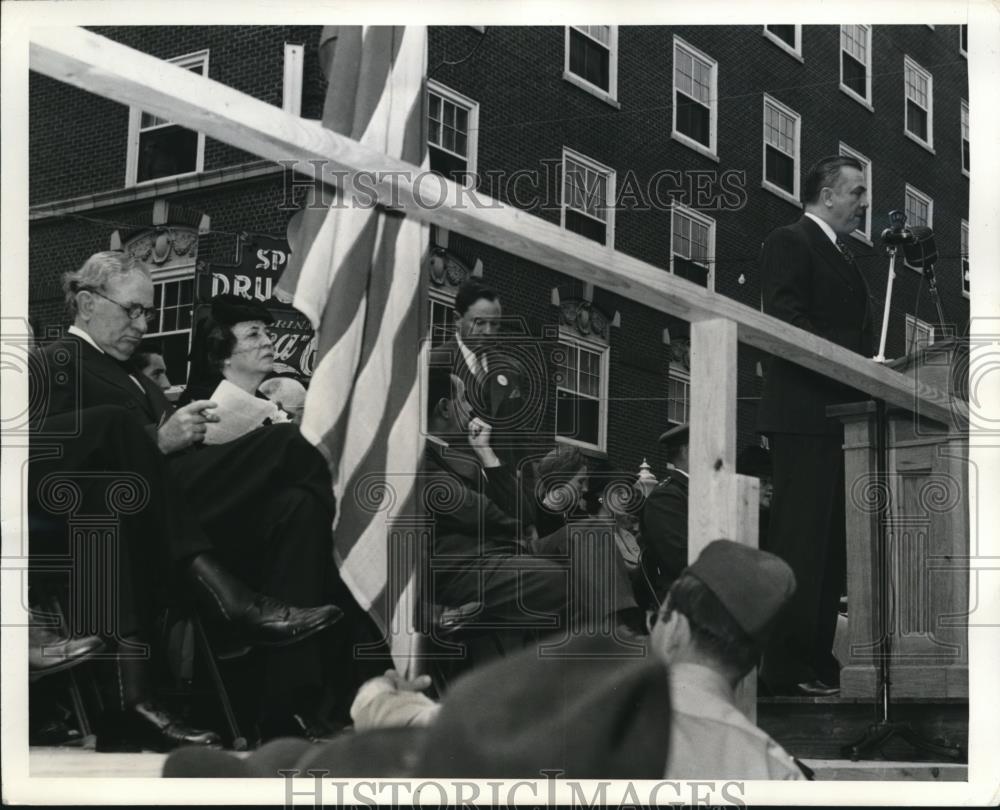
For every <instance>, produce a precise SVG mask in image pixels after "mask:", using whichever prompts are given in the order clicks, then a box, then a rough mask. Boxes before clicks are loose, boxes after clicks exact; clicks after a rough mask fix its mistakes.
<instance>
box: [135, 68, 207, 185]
mask: <svg viewBox="0 0 1000 810" xmlns="http://www.w3.org/2000/svg"><path fill="white" fill-rule="evenodd" d="M166 61H168V62H170V63H172V64H174V65H177V66H179V67H182V68H185V69H187V70H190V71H192V72H193V73H197V74H198V75H200V76H207V75H208V50H204V51H198V52H196V53H189V54H186V55H184V56H178V57H175V58H173V59H168V60H166ZM204 166H205V134H204V133H203V132H194V131H193V130H190V129H187V128H186V127H182V126H180V125H179V124H174V123H172V122H170V121H167V120H165V119H163V118H159V117H157V116H155V115H152V114H151V113H148V112H144V111H143V110H142V109H140V108H139V107H132V108H131V109H130V110H129V123H128V148H127V152H126V158H125V185H126V186H134V185H137V184H139V183H147V182H149V181H151V180H161V179H163V178H165V177H177V176H180V175H185V174H196V173H198V172H200V171H202V170H203V169H204Z"/></svg>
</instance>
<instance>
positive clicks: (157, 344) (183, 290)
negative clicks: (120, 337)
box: [143, 266, 194, 385]
mask: <svg viewBox="0 0 1000 810" xmlns="http://www.w3.org/2000/svg"><path fill="white" fill-rule="evenodd" d="M152 276H153V306H154V308H155V309H156V310H157V316H156V322H155V323H149V324H147V331H146V334H145V336H144V337H143V347H144V348H146V349H147V350H153V349H159V353H160V354H162V355H163V359H164V361H165V363H166V366H167V376H168V377H169V378H170V382H171V383H173V384H174V385H183V384H184V383H185V382H186V380H187V373H188V352H189V351H190V347H191V323H192V319H193V315H194V267H193V266H188V267H175V268H171V269H169V270H164V271H160V272H158V271H157V270H155V269H154V270H152Z"/></svg>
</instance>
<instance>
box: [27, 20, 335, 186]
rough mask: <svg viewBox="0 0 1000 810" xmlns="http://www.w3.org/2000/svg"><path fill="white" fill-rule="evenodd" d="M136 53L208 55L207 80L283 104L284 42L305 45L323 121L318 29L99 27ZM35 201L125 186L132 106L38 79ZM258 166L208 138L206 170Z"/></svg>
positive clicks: (306, 76) (33, 119) (311, 114)
mask: <svg viewBox="0 0 1000 810" xmlns="http://www.w3.org/2000/svg"><path fill="white" fill-rule="evenodd" d="M92 30H93V31H94V32H95V33H98V34H101V35H102V36H105V37H107V38H109V39H112V40H114V41H116V42H121V43H122V44H124V45H128V46H129V47H130V48H135V49H137V50H140V51H143V52H144V53H149V54H152V55H153V56H157V57H160V58H162V59H171V58H173V57H177V56H182V55H185V54H189V53H194V52H195V51H201V50H204V49H206V48H207V49H208V51H209V56H208V76H209V78H210V79H215V80H216V81H218V82H221V83H222V84H225V85H227V86H229V87H232V88H235V89H236V90H239V91H240V92H242V93H246V94H247V95H250V96H253V97H254V98H257V99H260V100H261V101H266V102H268V103H269V104H274V105H276V106H279V107H280V106H281V102H282V99H281V94H282V75H283V74H282V71H283V63H284V44H285V43H286V42H288V43H294V44H303V45H305V46H306V51H305V64H304V67H303V98H302V115H303V116H304V117H306V118H319V117H320V115H321V113H322V109H323V99H324V97H325V93H326V81H325V79H324V77H323V75H322V69H321V68H320V64H319V56H318V47H317V46H318V42H319V31H320V29H319V27H318V26H274V27H263V26H183V25H181V26H129V27H120V28H94V29H92ZM29 109H30V116H29V166H30V170H31V173H30V185H29V197H30V201H31V203H32V204H33V205H35V204H38V203H42V202H51V201H53V200H62V199H67V198H71V197H76V196H79V195H84V194H93V193H95V192H99V191H110V190H113V189H120V188H124V186H125V160H126V152H127V147H128V121H129V112H128V107H126V106H124V105H122V104H118V103H116V102H113V101H109V100H107V99H103V98H101V97H100V96H95V95H93V94H91V93H87V92H84V91H83V90H78V89H76V88H74V87H70V86H69V85H66V84H62V83H60V82H57V81H55V80H54V79H49V78H47V77H45V76H40V75H38V74H35V73H32V74H31V76H30V84H29ZM250 160H257V158H256V157H255V156H253V155H249V154H247V153H246V152H243V151H241V150H239V149H234V148H233V147H231V146H229V145H227V144H224V143H221V142H219V141H215V140H212V139H211V138H207V139H206V142H205V164H204V168H205V171H211V170H213V169H219V168H223V167H225V166H234V165H238V164H240V163H245V162H247V161H250Z"/></svg>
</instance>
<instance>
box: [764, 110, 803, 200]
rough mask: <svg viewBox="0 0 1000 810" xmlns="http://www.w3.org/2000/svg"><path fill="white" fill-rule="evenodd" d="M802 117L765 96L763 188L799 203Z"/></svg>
mask: <svg viewBox="0 0 1000 810" xmlns="http://www.w3.org/2000/svg"><path fill="white" fill-rule="evenodd" d="M801 128H802V117H801V116H800V115H799V114H798V113H797V112H795V111H794V110H792V109H790V108H789V107H786V106H785V105H784V104H782V103H781V102H780V101H778V100H777V99H773V98H771V97H770V96H769V95H766V94H765V95H764V154H763V165H764V172H763V176H764V181H763V187H764V188H766V189H768V190H770V191H773V192H774V193H775V194H777V195H778V196H779V197H783V198H784V199H786V200H789V201H790V202H794V203H796V204H798V203H799V142H800V139H799V133H800V131H801Z"/></svg>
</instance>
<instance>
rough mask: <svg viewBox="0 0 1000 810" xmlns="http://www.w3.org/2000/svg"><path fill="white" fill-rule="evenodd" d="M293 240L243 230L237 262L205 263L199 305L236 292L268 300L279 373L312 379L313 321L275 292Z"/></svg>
mask: <svg viewBox="0 0 1000 810" xmlns="http://www.w3.org/2000/svg"><path fill="white" fill-rule="evenodd" d="M289 252H290V251H289V248H288V242H287V241H285V240H284V239H282V238H279V237H274V236H265V235H263V234H242V235H241V236H240V237H239V238H238V239H237V243H236V264H233V265H219V264H212V263H209V262H199V263H198V272H197V284H196V290H197V292H196V306H197V305H205V304H208V302H209V301H211V299H212V297H213V296H216V295H220V294H222V293H233V294H235V295H239V296H242V297H243V298H249V299H253V300H257V301H260V302H262V303H263V304H265V305H266V306H267V308H268V309H269V310H270V311H271V314H272V315H273V316H274V324H273V325H272V326H271V330H272V332H273V333H274V335H275V345H274V350H275V362H274V370H275V372H276V373H278V374H297V375H299V376H302V377H311V376H312V373H313V363H314V360H315V356H316V336H315V334H314V333H313V329H312V326H311V324H310V323H309V319H308V318H307V317H306V316H305V315H303V314H302V313H301V312H299V311H298V310H297V309H295V308H294V307H292V306H291V301H289V300H282V299H281V298H278V297H276V296H275V294H274V291H275V289H276V288H277V286H278V281H279V280H280V279H281V274H282V272H283V271H284V269H285V265H286V264H287V263H288V255H289Z"/></svg>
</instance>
